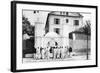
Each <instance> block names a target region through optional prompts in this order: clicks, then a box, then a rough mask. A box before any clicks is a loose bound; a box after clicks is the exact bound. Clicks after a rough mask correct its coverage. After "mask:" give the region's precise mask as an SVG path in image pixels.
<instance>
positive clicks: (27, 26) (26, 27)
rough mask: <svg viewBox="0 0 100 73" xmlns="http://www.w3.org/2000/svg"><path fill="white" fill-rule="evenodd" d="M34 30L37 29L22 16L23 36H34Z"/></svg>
mask: <svg viewBox="0 0 100 73" xmlns="http://www.w3.org/2000/svg"><path fill="white" fill-rule="evenodd" d="M34 29H35V27H34V26H32V25H31V24H30V22H29V20H28V18H26V17H25V16H24V15H23V16H22V31H23V34H25V33H27V34H28V35H31V36H34Z"/></svg>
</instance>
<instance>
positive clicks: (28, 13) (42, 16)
mask: <svg viewBox="0 0 100 73" xmlns="http://www.w3.org/2000/svg"><path fill="white" fill-rule="evenodd" d="M48 13H50V11H39V12H35V13H34V10H23V15H24V16H25V17H27V18H28V20H29V21H30V23H31V25H33V26H34V25H35V22H41V23H42V24H44V25H45V23H46V20H47V16H48ZM80 14H81V15H82V16H83V23H85V21H86V20H90V21H91V14H90V13H80Z"/></svg>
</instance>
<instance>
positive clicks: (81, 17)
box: [49, 13, 83, 18]
mask: <svg viewBox="0 0 100 73" xmlns="http://www.w3.org/2000/svg"><path fill="white" fill-rule="evenodd" d="M49 15H54V16H63V17H79V18H83V16H69V15H59V14H50V13H49Z"/></svg>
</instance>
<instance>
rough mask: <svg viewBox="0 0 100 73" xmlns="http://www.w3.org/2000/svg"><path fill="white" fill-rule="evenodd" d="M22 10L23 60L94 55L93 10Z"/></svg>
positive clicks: (76, 58)
mask: <svg viewBox="0 0 100 73" xmlns="http://www.w3.org/2000/svg"><path fill="white" fill-rule="evenodd" d="M22 13H23V14H22V38H23V39H22V41H23V42H22V43H23V46H22V49H23V60H22V61H23V63H24V62H40V61H70V60H72V61H74V60H90V59H91V25H92V24H91V13H88V12H86V13H84V12H83V13H82V12H68V11H67V12H66V11H43V10H24V9H23V11H22Z"/></svg>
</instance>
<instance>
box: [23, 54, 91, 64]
mask: <svg viewBox="0 0 100 73" xmlns="http://www.w3.org/2000/svg"><path fill="white" fill-rule="evenodd" d="M89 59H90V56H89ZM74 60H86V55H83V56H71V57H67V58H65V59H44V60H41V59H40V60H35V59H33V58H23V63H24V62H49V61H74Z"/></svg>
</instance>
